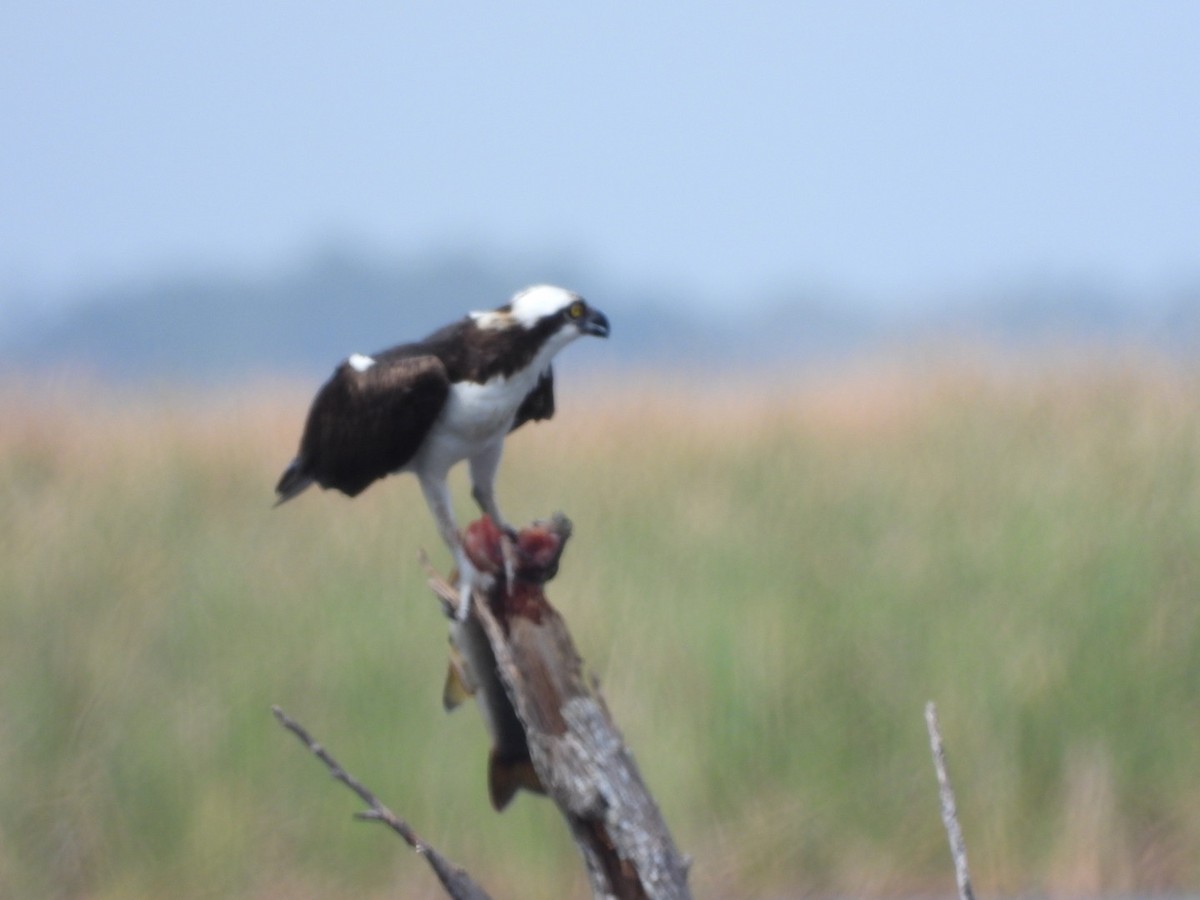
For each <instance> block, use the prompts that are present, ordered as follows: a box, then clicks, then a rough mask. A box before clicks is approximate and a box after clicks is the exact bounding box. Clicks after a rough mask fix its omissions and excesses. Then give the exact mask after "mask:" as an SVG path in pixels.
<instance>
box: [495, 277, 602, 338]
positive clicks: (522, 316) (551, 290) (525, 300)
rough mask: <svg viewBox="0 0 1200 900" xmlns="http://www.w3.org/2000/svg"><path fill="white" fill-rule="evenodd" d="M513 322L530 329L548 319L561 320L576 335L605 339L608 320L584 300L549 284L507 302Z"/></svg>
mask: <svg viewBox="0 0 1200 900" xmlns="http://www.w3.org/2000/svg"><path fill="white" fill-rule="evenodd" d="M509 310H510V314H511V315H512V317H513V319H515V320H516V321H517V322H518V323H520V324H521V325H523V326H524V327H525V328H533V327H534V326H536V325H537V324H538V323H540V322H544V321H545V320H547V319H555V318H557V319H560V320H561V321H562V323H563V325H564V326H569V327H571V328H573V329H574V330H575V332H576V335H575V336H579V335H584V334H590V335H593V336H595V337H608V318H607V317H606V316H605V315H604V313H602V312H600V310H598V309H593V308H592V307H591V306H589V305H588V303H587V301H586V300H584V299H583V298H582V297H580V296H579V295H578V294H576V293H575V292H574V291H568V290H566V289H565V288H560V287H555V286H554V285H550V284H537V285H534V286H533V287H527V288H525V289H524V290H522V291H518V292H517V293H516V294H514V295H513V298H512V300H511V301H509Z"/></svg>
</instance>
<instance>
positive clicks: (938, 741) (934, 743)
mask: <svg viewBox="0 0 1200 900" xmlns="http://www.w3.org/2000/svg"><path fill="white" fill-rule="evenodd" d="M925 725H926V726H927V727H928V729H929V746H930V748H931V749H932V751H933V768H934V769H935V770H936V772H937V780H938V794H939V795H940V797H941V801H942V824H943V825H945V827H946V835H947V836H948V837H949V839H950V855H951V856H952V857H954V879H955V881H956V882H957V884H958V896H959V898H960V900H975V892H974V891H973V890H972V889H971V872H970V870H969V869H968V868H967V845H966V842H965V841H964V840H963V835H962V829H961V828H960V827H959V825H958V807H957V806H956V805H955V803H954V788H953V787H951V785H950V775H949V773H948V772H947V771H946V748H945V747H944V746H943V744H942V731H941V728H939V727H938V717H937V707H936V706H934V705H933V701H932V700H931V701H929V702H928V703H927V704H925Z"/></svg>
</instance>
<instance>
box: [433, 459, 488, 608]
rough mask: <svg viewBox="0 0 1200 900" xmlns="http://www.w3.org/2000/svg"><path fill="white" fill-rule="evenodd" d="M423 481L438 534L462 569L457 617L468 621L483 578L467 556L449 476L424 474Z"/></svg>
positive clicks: (459, 579) (456, 564)
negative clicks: (451, 499)
mask: <svg viewBox="0 0 1200 900" xmlns="http://www.w3.org/2000/svg"><path fill="white" fill-rule="evenodd" d="M420 481H421V493H423V494H424V495H425V502H426V503H427V504H429V511H430V512H431V513H433V520H434V522H436V523H437V529H438V534H439V535H441V538H442V540H443V541H445V543H446V546H447V547H449V548H450V552H451V553H452V554H453V555H454V565H455V567H456V568H457V569H458V609H456V610H455V611H454V618H455V619H456V620H457V621H459V622H465V621H466V619H467V616H468V615H469V614H470V612H471V593H472V592H473V591H474V589H475V585H476V584H477V583H478V581H479V571H478V570H477V569H476V568H475V566H474V565H472V563H471V560H470V559H469V558H468V557H467V551H466V548H465V547H463V542H462V535H461V534H459V531H458V524H457V523H456V522H455V521H454V508H453V506H452V505H451V502H450V488H449V486H448V485H447V484H446V477H445V475H443V476H442V477H440V478H436V477H434V478H424V477H423V478H421V479H420Z"/></svg>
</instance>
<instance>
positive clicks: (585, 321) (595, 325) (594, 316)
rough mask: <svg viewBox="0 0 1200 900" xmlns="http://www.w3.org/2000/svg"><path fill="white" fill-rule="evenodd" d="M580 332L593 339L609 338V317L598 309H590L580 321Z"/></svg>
mask: <svg viewBox="0 0 1200 900" xmlns="http://www.w3.org/2000/svg"><path fill="white" fill-rule="evenodd" d="M579 330H580V332H581V333H583V334H590V335H592V336H593V337H602V338H606V337H608V316H606V315H604V313H602V312H600V310H598V309H591V308H589V309H588V311H587V314H586V315H585V316H584V317H583V318H582V319H581V320H580V321H579Z"/></svg>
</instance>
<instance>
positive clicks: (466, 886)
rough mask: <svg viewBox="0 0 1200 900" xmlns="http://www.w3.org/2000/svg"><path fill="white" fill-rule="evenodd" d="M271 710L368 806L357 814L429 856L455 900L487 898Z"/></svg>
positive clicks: (304, 733)
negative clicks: (380, 823)
mask: <svg viewBox="0 0 1200 900" xmlns="http://www.w3.org/2000/svg"><path fill="white" fill-rule="evenodd" d="M271 712H273V713H274V714H275V718H276V719H278V720H279V724H280V725H282V726H283V727H284V728H286V729H287V730H288V731H290V732H291V733H292V734H294V735H295V736H296V737H297V738H299V739H300V742H301V743H302V744H304V745H305V746H306V747H308V749H309V750H310V751H311V752H312V754H313V755H314V756H316V757H317V759H319V760H321V762H323V763H324V764H325V768H327V769H328V770H329V774H330V775H332V776H333V777H334V778H335V779H337V780H338V781H340V782H341V783H342V784H344V785H345V786H346V787H348V788H350V790H352V791H354V793H355V794H357V795H358V796H359V798H360V799H361V800H362V801H363V802H364V803H365V804H367V806H368V807H370V808H369V809H367V810H366V811H364V812H360V813H356V814H355V817H356V818H358V819H362V820H364V821H368V822H382V823H383V824H384V825H386V826H388V828H390V829H392V831H394V832H396V834H398V835H400V837H402V838H403V839H404V842H405V843H406V844H408V846H410V847H412V848H413V849H414V850H415V851H417V853H418V854H419V855H421V856H423V857H425V859H426V860H428V862H429V865H430V866H431V867H432V868H433V871H434V872H435V873H436V874H437V877H438V880H439V881H441V883H442V886H443V887H444V888H445V889H446V893H448V894H449V895H450V896H451V897H453V898H455V900H489V897H488V894H487V892H486V891H484V890H483V888H481V887H479V885H477V884H476V883H475V882H474V881H473V880H472V879H471V876H470V875H468V874H467V873H466V872H465V871H463V870H462V869H460V868H459V867H458V866H455V865H454V864H452V863H451V862H450V861H449V860H447V859H446V858H445V857H444V856H442V855H441V854H440V853H438V852H437V850H435V849H434V848H433V847H431V846H430V845H429V844H427V843H425V841H423V840H422V839H421V838H420V837H419V836H418V835H417V833H416V832H415V831H413V830H412V828H410V827H409V825H408V823H407V822H405V821H404V820H403V819H401V818H400V817H399V816H397V815H396V814H395V813H393V812H392V811H391V810H390V809H388V808H387V807H386V806H384V805H383V803H381V802H380V801H379V798H377V797H376V796H375V795H374V794H373V793H371V792H370V791H369V790H367V788H366V787H364V786H363V784H362V783H361V782H360V781H359V780H358V779H357V778H355V777H354V776H353V775H351V774H350V773H349V772H347V771H346V770H345V769H343V768H342V767H341V765H340V764H339V763H338V761H337V760H336V759H334V758H333V757H332V756H330V754H329V751H327V750H326V749H325V748H324V747H322V746H321V745H320V744H319V743H317V742H316V741H315V740H314V739H313V738H312V736H311V735H310V734H309V733H308V732H307V731H306V730H305V729H304V727H303V726H302V725H300V723H299V722H297V721H296V720H295V719H292V718H291V717H290V716H288V715H287V713H285V712H284V711H283V710H282V709H280V708H279V707H278V706H272V707H271Z"/></svg>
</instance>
